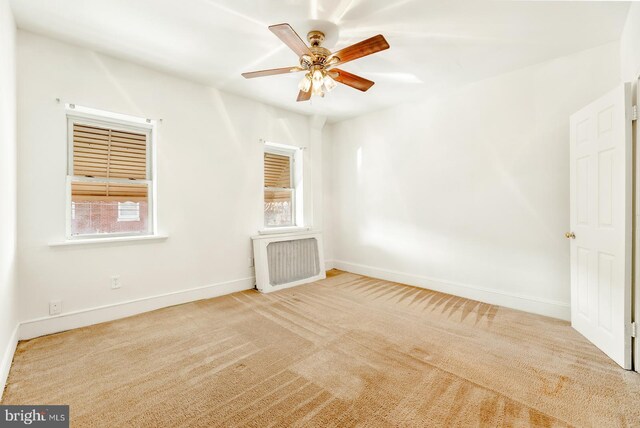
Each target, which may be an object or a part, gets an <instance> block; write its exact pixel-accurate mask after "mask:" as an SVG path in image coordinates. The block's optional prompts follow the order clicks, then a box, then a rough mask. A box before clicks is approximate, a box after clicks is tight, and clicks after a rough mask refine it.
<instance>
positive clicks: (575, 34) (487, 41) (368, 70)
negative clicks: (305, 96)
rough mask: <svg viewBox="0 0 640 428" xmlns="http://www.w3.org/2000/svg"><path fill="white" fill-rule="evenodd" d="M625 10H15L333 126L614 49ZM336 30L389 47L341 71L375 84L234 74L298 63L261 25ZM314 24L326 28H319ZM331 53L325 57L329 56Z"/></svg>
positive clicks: (164, 1)
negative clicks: (300, 95) (311, 85)
mask: <svg viewBox="0 0 640 428" xmlns="http://www.w3.org/2000/svg"><path fill="white" fill-rule="evenodd" d="M628 6H629V5H628V3H627V2H604V1H603V2H545V1H533V2H510V1H482V0H471V1H455V0H395V1H394V0H13V1H12V7H13V10H14V13H15V16H16V20H17V22H18V26H19V27H20V28H23V29H26V30H30V31H33V32H36V33H40V34H44V35H46V36H50V37H54V38H58V39H62V40H65V41H68V42H72V43H74V44H77V45H81V46H85V47H89V48H91V49H94V50H96V51H98V52H103V53H106V54H109V55H112V56H114V57H119V58H123V59H127V60H130V61H133V62H136V63H141V64H144V65H147V66H150V67H153V68H156V69H159V70H162V71H166V72H170V73H173V74H177V75H180V76H184V77H187V78H189V79H192V80H195V81H198V82H202V83H206V84H209V85H212V86H215V87H218V88H220V89H223V90H226V91H228V92H232V93H236V94H240V95H244V96H247V97H251V98H254V99H258V100H260V101H263V102H266V103H268V104H272V105H276V106H279V107H282V108H285V109H288V110H294V111H297V112H300V113H304V114H322V115H326V116H327V117H328V118H329V120H330V121H335V120H340V119H343V118H346V117H352V116H356V115H358V114H362V113H364V112H367V111H372V110H376V109H380V108H383V107H388V106H391V105H395V104H398V103H401V102H403V101H408V100H412V99H415V98H417V97H425V96H429V95H430V94H433V93H436V92H438V91H441V90H444V89H446V88H450V87H452V86H457V85H462V84H464V83H468V82H471V81H476V80H480V79H483V78H486V77H489V76H493V75H497V74H500V73H504V72H507V71H510V70H515V69H517V68H521V67H524V66H526V65H530V64H534V63H537V62H541V61H545V60H549V59H552V58H555V57H558V56H562V55H566V54H569V53H571V52H576V51H579V50H582V49H586V48H589V47H593V46H597V45H600V44H603V43H606V42H609V41H614V40H617V39H618V38H619V37H620V33H621V30H622V27H623V24H624V21H625V18H626V13H627V9H628ZM313 19H317V20H325V21H331V22H333V23H335V24H337V28H338V29H339V34H330V35H329V38H330V39H331V38H332V39H333V40H334V41H335V40H337V41H336V42H335V43H334V46H327V47H328V48H329V49H332V48H341V47H344V46H347V45H350V44H352V43H355V42H357V41H360V40H362V39H365V38H368V37H371V36H374V35H376V34H379V33H382V34H383V35H384V36H385V37H386V38H387V40H388V41H389V44H390V45H391V48H390V49H389V50H386V51H383V52H381V53H378V54H375V55H372V56H369V57H366V58H361V59H359V60H357V61H353V62H351V63H349V64H345V65H344V67H343V68H344V69H345V70H346V71H350V72H352V73H356V74H359V75H361V76H363V77H366V78H368V79H371V80H374V81H375V82H376V84H375V85H374V86H373V87H372V88H371V89H370V90H369V91H368V92H367V93H361V92H359V91H356V90H354V89H352V88H349V87H346V86H343V85H339V86H338V88H336V89H335V90H334V91H333V92H331V93H330V94H329V95H328V96H327V97H326V98H324V99H316V98H314V99H313V100H312V101H311V102H306V103H297V102H296V96H297V92H298V90H297V82H298V81H299V80H300V78H301V74H292V75H281V76H271V77H263V78H259V79H252V80H245V79H244V78H242V77H241V76H240V73H241V72H244V71H253V70H259V69H265V68H275V67H286V66H290V65H291V66H292V65H297V58H296V56H295V54H293V53H292V52H291V51H290V50H288V48H286V47H285V46H284V45H283V44H282V43H281V42H280V40H278V39H277V38H276V37H275V36H274V35H273V34H272V33H271V32H270V31H269V30H268V29H267V27H268V26H269V25H271V24H279V23H283V22H288V23H290V24H291V25H292V26H293V28H294V29H296V31H297V32H298V33H299V34H300V35H301V36H302V37H303V39H306V37H305V35H306V33H307V31H308V30H310V29H312V27H315V26H317V25H313V23H312V22H311V21H310V20H313ZM318 25H322V24H318ZM332 50H333V49H332Z"/></svg>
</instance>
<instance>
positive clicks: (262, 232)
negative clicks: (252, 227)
mask: <svg viewBox="0 0 640 428" xmlns="http://www.w3.org/2000/svg"><path fill="white" fill-rule="evenodd" d="M309 230H311V228H310V227H306V226H302V227H301V226H289V227H272V228H269V229H262V230H259V231H258V234H259V235H277V234H279V233H294V232H307V231H309Z"/></svg>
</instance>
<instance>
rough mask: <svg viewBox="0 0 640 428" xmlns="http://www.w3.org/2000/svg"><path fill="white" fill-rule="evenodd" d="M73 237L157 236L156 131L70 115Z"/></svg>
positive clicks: (100, 118) (70, 231) (121, 122)
mask: <svg viewBox="0 0 640 428" xmlns="http://www.w3.org/2000/svg"><path fill="white" fill-rule="evenodd" d="M68 132H69V152H70V154H69V171H68V176H67V181H68V183H69V184H68V186H69V197H70V201H69V205H70V208H71V209H70V215H69V220H68V224H69V226H68V232H67V235H68V236H69V237H70V238H77V237H100V236H121V235H146V234H152V233H153V227H152V224H153V223H152V221H151V214H152V212H153V210H152V202H153V201H152V197H151V196H152V189H153V177H152V175H151V170H152V168H151V157H150V149H151V135H152V134H151V133H152V127H151V125H150V126H146V124H143V123H140V124H138V123H127V122H124V121H121V120H116V119H111V118H109V117H104V118H103V117H95V118H94V117H86V116H84V115H82V116H74V115H73V114H71V113H69V115H68Z"/></svg>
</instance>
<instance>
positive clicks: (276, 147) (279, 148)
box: [262, 141, 300, 230]
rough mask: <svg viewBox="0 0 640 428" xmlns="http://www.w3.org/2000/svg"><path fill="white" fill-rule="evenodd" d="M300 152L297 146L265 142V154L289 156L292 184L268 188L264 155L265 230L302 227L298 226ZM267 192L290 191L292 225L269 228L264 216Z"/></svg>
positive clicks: (263, 202)
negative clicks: (297, 161) (297, 169)
mask: <svg viewBox="0 0 640 428" xmlns="http://www.w3.org/2000/svg"><path fill="white" fill-rule="evenodd" d="M299 151H300V148H299V147H295V146H285V145H283V144H277V143H272V142H269V141H264V150H263V154H264V153H271V154H274V155H279V156H287V157H288V158H289V183H291V187H267V186H266V185H265V181H264V175H265V171H264V155H263V156H262V227H263V228H264V229H265V230H278V229H291V228H295V227H300V225H299V224H298V220H299V219H298V214H299V213H298V199H299V198H298V196H299V194H298V193H299V192H298V183H299V181H300V180H298V179H297V178H298V177H297V175H296V158H298V157H299V154H298V152H299ZM265 191H276V192H278V191H280V192H282V191H289V192H291V224H286V225H278V226H269V225H267V222H266V218H265V215H264V204H265V200H264V192H265Z"/></svg>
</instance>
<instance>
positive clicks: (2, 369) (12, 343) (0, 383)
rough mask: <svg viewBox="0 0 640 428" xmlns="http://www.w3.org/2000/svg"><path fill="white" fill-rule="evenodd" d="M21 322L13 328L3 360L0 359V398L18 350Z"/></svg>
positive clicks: (0, 398) (3, 353)
mask: <svg viewBox="0 0 640 428" xmlns="http://www.w3.org/2000/svg"><path fill="white" fill-rule="evenodd" d="M19 327H20V324H16V327H15V328H14V329H13V333H12V334H11V337H9V342H8V343H7V346H6V348H5V349H4V351H3V352H2V360H1V361H0V400H2V394H3V393H4V387H5V385H6V384H7V378H8V377H9V370H10V369H11V362H12V361H13V355H14V354H15V352H16V346H18V330H19Z"/></svg>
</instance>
